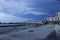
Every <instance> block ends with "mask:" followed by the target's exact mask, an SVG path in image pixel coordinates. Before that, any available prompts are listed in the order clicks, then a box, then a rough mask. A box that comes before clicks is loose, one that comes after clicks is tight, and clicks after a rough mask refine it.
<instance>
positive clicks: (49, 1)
mask: <svg viewBox="0 0 60 40" xmlns="http://www.w3.org/2000/svg"><path fill="white" fill-rule="evenodd" d="M56 11H60V1H58V0H0V21H1V22H22V21H27V20H32V21H39V20H44V19H46V18H47V17H48V16H53V15H54V13H55V12H56Z"/></svg>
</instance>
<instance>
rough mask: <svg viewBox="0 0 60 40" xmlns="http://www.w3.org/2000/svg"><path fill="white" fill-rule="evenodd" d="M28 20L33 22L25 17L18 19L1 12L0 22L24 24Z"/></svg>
mask: <svg viewBox="0 0 60 40" xmlns="http://www.w3.org/2000/svg"><path fill="white" fill-rule="evenodd" d="M27 20H31V19H28V18H23V17H16V16H13V15H7V14H5V13H3V12H0V22H23V21H27Z"/></svg>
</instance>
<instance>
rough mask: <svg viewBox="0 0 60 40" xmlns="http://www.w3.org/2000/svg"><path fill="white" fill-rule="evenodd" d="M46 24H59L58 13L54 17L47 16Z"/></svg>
mask: <svg viewBox="0 0 60 40" xmlns="http://www.w3.org/2000/svg"><path fill="white" fill-rule="evenodd" d="M47 22H48V23H60V12H56V13H55V16H49V17H48V18H47Z"/></svg>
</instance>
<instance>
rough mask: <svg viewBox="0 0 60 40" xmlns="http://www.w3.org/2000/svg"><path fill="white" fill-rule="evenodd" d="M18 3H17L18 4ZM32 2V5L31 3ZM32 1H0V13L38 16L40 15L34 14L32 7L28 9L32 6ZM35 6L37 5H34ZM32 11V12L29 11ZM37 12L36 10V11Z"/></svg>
mask: <svg viewBox="0 0 60 40" xmlns="http://www.w3.org/2000/svg"><path fill="white" fill-rule="evenodd" d="M18 1H19V2H18ZM31 2H33V3H31ZM33 5H35V4H34V1H30V0H25V1H24V0H1V1H0V6H1V7H0V8H1V9H0V11H2V12H6V13H9V14H13V15H14V14H16V13H17V15H18V14H27V13H28V14H29V13H30V12H31V13H32V14H39V15H41V14H42V13H43V12H42V13H41V12H34V9H35V8H33V7H29V6H33ZM36 6H37V5H36ZM31 10H32V11H31ZM36 10H37V9H36Z"/></svg>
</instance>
